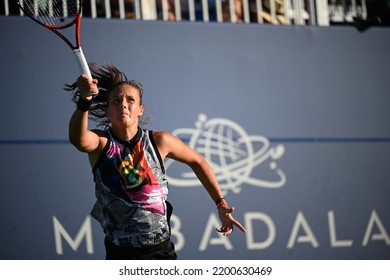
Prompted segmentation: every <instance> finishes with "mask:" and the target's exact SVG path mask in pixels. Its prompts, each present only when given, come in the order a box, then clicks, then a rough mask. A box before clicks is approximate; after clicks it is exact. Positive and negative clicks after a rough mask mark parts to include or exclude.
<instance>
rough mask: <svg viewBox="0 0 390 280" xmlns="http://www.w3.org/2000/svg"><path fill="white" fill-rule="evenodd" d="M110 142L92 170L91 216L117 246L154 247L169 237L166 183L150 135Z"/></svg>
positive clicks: (145, 132)
mask: <svg viewBox="0 0 390 280" xmlns="http://www.w3.org/2000/svg"><path fill="white" fill-rule="evenodd" d="M106 133H107V137H108V142H107V145H106V146H105V148H104V150H103V151H102V153H101V156H100V158H99V160H98V162H97V163H96V165H95V166H94V168H93V175H94V181H95V193H96V198H97V202H96V203H95V205H94V208H93V209H92V211H91V215H92V217H94V218H95V219H96V220H97V221H99V222H100V224H101V226H102V228H103V230H104V232H105V235H106V237H107V238H108V239H109V240H110V241H111V242H113V243H114V244H117V245H122V246H128V247H141V246H151V245H157V244H159V243H161V242H163V241H165V240H167V239H168V238H169V225H168V221H167V219H168V217H167V205H166V199H167V195H168V183H167V179H166V176H165V170H164V166H163V162H162V159H161V156H160V154H159V152H158V149H157V147H156V145H155V142H154V140H153V137H152V133H151V131H148V130H143V129H141V128H139V129H138V133H137V135H136V137H134V139H133V140H131V141H129V142H126V141H121V140H119V139H118V138H116V137H115V136H114V135H113V134H112V132H111V130H110V129H108V130H107V131H106Z"/></svg>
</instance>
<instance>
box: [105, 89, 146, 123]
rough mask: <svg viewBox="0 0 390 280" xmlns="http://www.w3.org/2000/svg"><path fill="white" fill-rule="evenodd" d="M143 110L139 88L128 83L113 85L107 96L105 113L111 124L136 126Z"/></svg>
mask: <svg viewBox="0 0 390 280" xmlns="http://www.w3.org/2000/svg"><path fill="white" fill-rule="evenodd" d="M143 112H144V106H143V105H142V104H141V100H140V93H139V90H138V89H137V88H135V87H132V86H131V85H128V84H122V85H119V86H117V87H115V88H114V89H113V90H112V91H111V92H110V94H109V97H108V109H107V115H108V117H109V118H110V120H111V123H112V125H113V126H117V125H119V126H125V127H127V126H133V125H135V126H138V121H139V117H140V116H142V114H143Z"/></svg>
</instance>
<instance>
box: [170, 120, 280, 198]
mask: <svg viewBox="0 0 390 280" xmlns="http://www.w3.org/2000/svg"><path fill="white" fill-rule="evenodd" d="M172 134H174V135H176V136H177V137H179V138H182V139H183V138H185V139H188V138H189V143H188V145H189V146H190V147H191V148H193V149H194V150H196V151H197V152H198V153H200V154H202V155H203V156H204V157H205V159H206V160H207V161H208V162H209V163H210V165H211V167H212V168H213V170H214V172H215V175H216V176H217V180H218V182H219V185H220V188H221V190H222V192H223V193H224V194H225V195H226V194H227V193H228V191H229V190H231V191H233V192H234V193H239V192H240V191H241V186H242V185H243V184H248V185H252V186H256V187H263V188H280V187H282V186H284V185H285V183H286V175H285V174H284V173H283V171H282V170H281V169H280V168H278V166H277V164H276V162H275V160H277V159H280V158H281V157H282V156H283V155H284V151H285V148H284V146H283V145H280V144H279V145H276V146H275V147H271V145H270V142H269V140H268V139H267V138H266V137H263V136H259V135H252V136H251V135H248V134H247V133H246V131H245V130H244V129H243V128H242V127H241V126H240V125H238V124H237V123H235V122H233V121H231V120H228V119H224V118H213V119H209V120H208V119H207V116H206V115H205V114H199V117H198V121H197V122H196V123H195V128H180V129H176V130H174V131H173V132H172ZM263 163H264V164H263ZM265 163H268V167H267V166H266V164H265ZM173 165H174V161H173V160H171V159H168V160H167V162H166V166H165V167H166V169H168V168H170V167H171V168H173ZM265 166H266V167H265ZM264 167H265V168H264ZM175 168H177V169H179V168H180V166H179V164H176V166H175ZM254 171H256V172H255V173H256V177H257V178H254V177H252V176H253V173H254ZM178 174H180V178H173V177H169V176H168V181H169V183H170V185H174V186H177V187H195V186H201V184H200V182H199V180H198V178H197V177H196V176H195V174H194V173H193V172H192V171H189V170H188V169H186V170H184V171H179V173H178ZM260 178H263V179H260ZM265 178H267V179H265Z"/></svg>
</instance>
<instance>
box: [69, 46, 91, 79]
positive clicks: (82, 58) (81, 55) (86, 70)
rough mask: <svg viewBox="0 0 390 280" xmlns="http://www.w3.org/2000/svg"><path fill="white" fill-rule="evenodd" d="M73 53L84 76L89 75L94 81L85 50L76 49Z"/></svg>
mask: <svg viewBox="0 0 390 280" xmlns="http://www.w3.org/2000/svg"><path fill="white" fill-rule="evenodd" d="M73 53H74V54H75V56H76V58H77V62H78V64H79V66H80V70H81V73H82V74H87V75H88V77H89V78H90V79H92V75H91V71H90V70H89V67H88V63H87V60H86V59H85V56H84V53H83V50H82V49H81V47H80V48H78V49H74V50H73Z"/></svg>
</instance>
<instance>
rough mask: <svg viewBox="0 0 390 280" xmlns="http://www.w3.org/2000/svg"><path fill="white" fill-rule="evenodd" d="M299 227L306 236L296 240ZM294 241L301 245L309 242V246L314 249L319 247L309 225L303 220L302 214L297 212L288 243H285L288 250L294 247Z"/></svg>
mask: <svg viewBox="0 0 390 280" xmlns="http://www.w3.org/2000/svg"><path fill="white" fill-rule="evenodd" d="M301 226H302V229H303V230H304V231H305V232H306V235H302V236H298V238H297V235H298V231H299V228H300V227H301ZM295 240H297V242H301V243H303V242H309V243H311V245H312V246H313V247H314V248H317V247H318V246H319V245H318V241H317V239H316V238H315V236H314V234H313V232H312V231H311V229H310V226H309V224H308V223H307V221H306V219H305V216H304V215H303V213H302V212H301V211H299V212H298V214H297V217H296V219H295V222H294V226H293V229H292V231H291V234H290V238H289V240H288V243H287V248H288V249H291V248H292V247H294V244H295Z"/></svg>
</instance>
